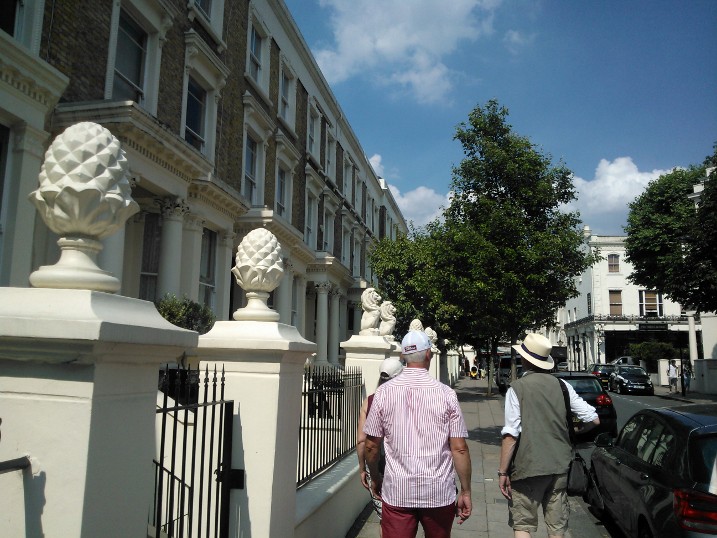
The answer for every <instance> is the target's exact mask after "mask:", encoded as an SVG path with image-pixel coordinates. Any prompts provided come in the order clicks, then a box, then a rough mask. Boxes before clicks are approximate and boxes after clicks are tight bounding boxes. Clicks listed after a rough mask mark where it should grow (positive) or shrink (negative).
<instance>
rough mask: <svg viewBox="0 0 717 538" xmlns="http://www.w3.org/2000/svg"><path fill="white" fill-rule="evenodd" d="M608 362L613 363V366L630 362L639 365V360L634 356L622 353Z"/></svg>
mask: <svg viewBox="0 0 717 538" xmlns="http://www.w3.org/2000/svg"><path fill="white" fill-rule="evenodd" d="M610 364H614V365H615V366H618V365H620V364H632V365H634V366H640V361H639V360H637V359H636V358H635V357H630V356H629V355H624V356H622V357H618V358H617V359H615V360H614V361H611V362H610Z"/></svg>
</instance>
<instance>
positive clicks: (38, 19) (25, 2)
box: [5, 0, 45, 56]
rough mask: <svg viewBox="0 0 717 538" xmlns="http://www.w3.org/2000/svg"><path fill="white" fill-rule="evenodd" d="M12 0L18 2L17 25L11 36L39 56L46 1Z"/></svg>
mask: <svg viewBox="0 0 717 538" xmlns="http://www.w3.org/2000/svg"><path fill="white" fill-rule="evenodd" d="M5 1H7V0H5ZM10 1H11V2H13V1H14V2H15V3H16V12H15V25H14V29H13V34H12V36H11V37H12V38H13V39H14V40H15V41H17V42H18V43H21V44H22V45H24V46H25V47H26V48H27V49H29V50H30V53H31V54H32V55H33V56H37V55H38V54H40V39H41V37H42V21H43V17H44V16H45V1H44V0H22V1H20V0H10Z"/></svg>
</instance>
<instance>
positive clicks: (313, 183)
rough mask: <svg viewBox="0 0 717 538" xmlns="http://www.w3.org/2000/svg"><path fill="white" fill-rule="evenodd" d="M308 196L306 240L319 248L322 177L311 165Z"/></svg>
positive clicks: (308, 176)
mask: <svg viewBox="0 0 717 538" xmlns="http://www.w3.org/2000/svg"><path fill="white" fill-rule="evenodd" d="M306 171H307V174H306V198H305V212H304V223H305V226H304V241H305V242H306V244H307V245H309V247H310V248H311V249H312V250H319V249H320V245H318V239H319V234H318V228H319V224H321V223H320V222H319V198H320V197H321V190H322V183H321V178H320V177H319V176H318V174H316V172H315V171H314V170H313V169H312V168H311V167H309V166H307V167H306Z"/></svg>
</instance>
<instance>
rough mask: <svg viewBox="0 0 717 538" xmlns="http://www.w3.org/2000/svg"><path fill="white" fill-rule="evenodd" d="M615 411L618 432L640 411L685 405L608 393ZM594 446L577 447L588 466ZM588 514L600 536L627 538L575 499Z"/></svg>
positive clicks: (647, 397)
mask: <svg viewBox="0 0 717 538" xmlns="http://www.w3.org/2000/svg"><path fill="white" fill-rule="evenodd" d="M609 394H610V397H611V398H612V401H613V404H614V406H615V410H616V411H617V427H618V432H619V431H620V430H621V429H622V427H623V426H624V425H625V422H627V420H628V419H629V418H630V417H631V416H632V415H634V414H635V413H636V412H637V411H639V410H640V409H645V408H656V407H679V406H681V405H686V402H682V401H677V400H671V399H669V398H664V397H660V396H641V395H632V394H631V395H619V394H616V393H614V392H610V393H609ZM593 448H594V445H593V444H592V442H590V443H582V444H581V445H579V452H580V455H581V456H582V457H583V458H584V459H585V461H586V462H588V466H589V465H590V455H591V454H592V451H593ZM575 499H576V500H577V501H578V502H579V503H580V504H581V505H582V506H583V507H584V508H585V511H586V512H588V514H590V516H591V518H592V521H593V523H594V525H595V526H596V527H602V535H603V536H604V537H610V538H627V537H626V536H625V534H624V533H623V532H622V531H621V530H620V529H619V528H618V527H617V525H615V524H614V523H613V522H612V521H611V520H610V516H609V515H607V514H606V515H604V516H603V517H602V520H599V519H598V518H596V517H595V516H594V515H593V514H592V512H590V510H589V509H588V507H587V505H586V504H585V503H584V502H583V500H582V499H580V498H577V497H576V498H575Z"/></svg>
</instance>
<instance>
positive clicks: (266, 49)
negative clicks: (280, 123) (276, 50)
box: [244, 4, 271, 103]
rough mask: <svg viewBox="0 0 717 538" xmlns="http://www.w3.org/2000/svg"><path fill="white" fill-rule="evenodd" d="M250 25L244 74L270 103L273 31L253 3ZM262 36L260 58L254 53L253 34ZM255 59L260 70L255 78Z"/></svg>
mask: <svg viewBox="0 0 717 538" xmlns="http://www.w3.org/2000/svg"><path fill="white" fill-rule="evenodd" d="M248 26H249V27H248V28H247V42H246V43H247V47H246V72H245V73H244V76H245V77H246V79H247V80H248V81H249V82H250V83H251V84H252V86H253V87H254V88H255V89H256V90H257V91H258V92H259V94H260V95H261V97H262V99H263V100H264V101H266V102H267V103H269V79H270V75H271V33H269V29H268V27H267V25H266V24H265V23H264V21H263V19H262V17H261V15H260V14H259V12H258V11H257V9H256V7H254V5H253V4H252V5H251V6H250V9H249V25H248ZM253 32H256V34H257V35H258V36H259V37H261V45H260V50H259V52H260V54H259V58H256V57H254V55H253V53H252V50H251V49H252V34H253ZM254 60H258V63H259V70H258V75H257V77H256V78H255V77H254V76H253V75H252V74H251V69H250V66H251V65H252V63H253V61H254Z"/></svg>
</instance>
